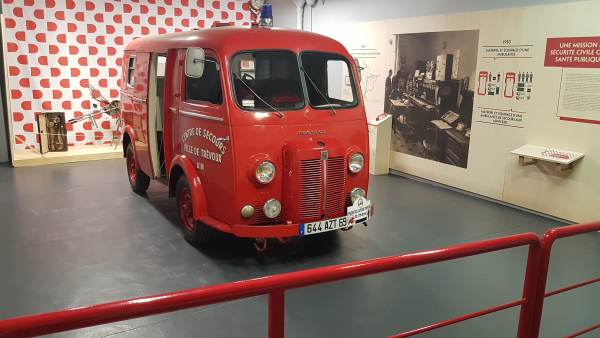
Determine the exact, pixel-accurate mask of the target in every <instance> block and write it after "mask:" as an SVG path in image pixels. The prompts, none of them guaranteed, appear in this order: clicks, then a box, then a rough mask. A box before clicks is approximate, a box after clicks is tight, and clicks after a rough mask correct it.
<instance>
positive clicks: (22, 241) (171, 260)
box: [0, 159, 600, 338]
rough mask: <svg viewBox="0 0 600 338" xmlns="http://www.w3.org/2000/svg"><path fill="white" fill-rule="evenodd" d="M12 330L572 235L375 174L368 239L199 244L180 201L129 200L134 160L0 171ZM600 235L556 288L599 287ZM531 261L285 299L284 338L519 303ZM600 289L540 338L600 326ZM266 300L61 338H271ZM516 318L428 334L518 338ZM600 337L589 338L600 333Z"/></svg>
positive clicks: (578, 253)
mask: <svg viewBox="0 0 600 338" xmlns="http://www.w3.org/2000/svg"><path fill="white" fill-rule="evenodd" d="M0 191H1V192H2V193H0V215H1V217H0V319H4V318H10V317H17V316H24V315H29V314H35V313H40V312H47V311H53V310H60V309H66V308H73V307H79V306H86V305H92V304H99V303H104V302H109V301H117V300H123V299H129V298H135V297H142V296H150V295H154V294H160V293H165V292H171V291H177V290H185V289H190V288H197V287H203V286H207V285H215V284H220V283H225V282H233V281H238V280H242V279H248V278H257V277H262V276H268V275H273V274H279V273H285V272H291V271H300V270H306V269H311V268H317V267H322V266H330V265H335V264H342V263H349V262H356V261H360V260H365V259H370V258H377V257H385V256H390V255H397V254H403V253H410V252H416V251H421V250H426V249H435V248H440V247H444V246H448V245H456V244H461V243H468V242H474V241H479V240H484V239H489V238H496V237H501V236H508V235H512V234H517V233H524V232H534V233H536V234H537V235H542V234H543V233H544V232H546V231H547V230H549V229H550V228H553V227H558V226H563V225H564V224H563V223H559V222H556V221H553V220H549V219H547V218H543V217H540V216H536V215H533V214H530V213H527V212H524V211H520V210H517V209H513V208H510V207H506V206H502V205H499V204H496V203H492V202H488V201H484V200H481V199H478V198H476V197H472V196H467V195H463V194H460V193H457V192H454V191H450V190H446V189H443V188H440V187H435V186H432V185H429V184H426V183H421V182H417V181H413V180H410V179H406V178H403V177H398V176H393V175H390V176H388V175H381V176H371V178H370V182H369V192H368V197H369V199H370V200H372V201H373V203H374V205H375V217H374V218H372V219H371V220H370V221H369V222H368V223H369V225H368V226H367V227H364V226H355V227H354V228H353V229H352V230H351V231H345V232H342V231H338V232H331V233H325V234H320V235H314V236H305V237H304V238H294V239H293V241H292V242H291V243H290V244H288V245H283V244H279V243H278V242H277V241H269V248H268V249H267V251H266V252H264V253H259V252H256V250H255V249H254V248H253V246H252V242H253V241H252V239H242V238H233V237H231V236H227V237H225V238H223V239H221V240H219V241H215V242H213V243H210V244H208V245H205V246H202V247H197V248H195V247H192V246H190V245H189V244H187V242H186V241H185V240H184V239H183V236H182V234H181V231H180V230H179V228H178V225H177V217H178V215H177V210H176V208H175V199H174V198H168V196H167V195H168V191H167V189H166V188H165V187H164V186H163V185H161V184H160V183H158V182H152V183H151V184H150V189H149V190H148V192H147V193H145V194H141V195H137V194H135V193H133V192H132V191H131V189H130V187H129V183H128V181H127V174H126V166H125V160H124V159H115V160H104V161H94V162H84V163H68V164H56V165H48V166H39V167H24V168H11V167H9V166H4V165H1V164H0ZM599 241H600V234H599V233H593V234H587V235H583V236H578V237H574V238H571V239H562V240H560V241H558V242H557V243H556V244H554V247H553V252H552V261H551V267H550V276H549V279H548V290H554V289H556V288H558V287H562V286H566V285H571V284H574V283H578V282H581V281H584V280H588V279H591V278H594V277H597V276H600V245H598V243H599ZM526 258H527V250H526V248H515V249H510V250H506V251H502V252H497V253H489V254H485V255H480V256H476V257H470V258H463V259H459V260H453V261H448V262H442V263H437V264H433V265H429V266H422V267H416V268H411V269H407V270H403V271H397V272H388V273H382V274H378V275H373V276H368V277H362V278H357V279H352V280H346V281H340V282H336V283H330V284H323V285H318V286H313V287H309V288H305V289H298V290H291V291H288V292H286V304H285V310H286V314H285V332H286V337H288V336H289V337H311V338H319V337H345V338H346V337H388V336H391V335H394V334H397V333H399V332H403V331H406V330H410V329H415V328H418V327H421V326H425V325H429V324H432V323H435V322H438V321H443V320H446V319H449V318H453V317H456V316H460V315H464V314H467V313H471V312H475V311H480V310H483V309H486V308H490V307H494V306H498V305H500V304H504V303H507V302H512V301H516V300H520V299H521V292H522V287H523V277H524V271H525V261H526ZM599 298H600V283H596V284H593V285H588V286H586V287H583V288H580V289H577V290H574V291H569V292H565V293H562V294H559V295H556V296H553V297H550V298H547V299H546V303H545V304H546V306H547V308H545V309H544V319H543V321H542V323H543V328H542V332H541V334H540V337H564V336H566V335H568V334H570V333H573V332H576V331H578V330H580V329H582V328H585V327H589V326H591V325H595V324H596V323H597V320H598V316H597V314H598V313H600V302H598V301H597V299H599ZM267 310H268V301H267V298H266V297H264V296H262V297H255V298H251V299H247V300H240V301H232V302H228V303H224V304H216V305H213V306H208V307H202V308H196V309H190V310H186V311H178V312H173V313H169V314H164V315H158V316H151V317H146V318H139V319H135V320H129V321H125V322H119V323H114V324H111V325H103V326H100V327H92V328H86V329H81V330H77V331H74V332H70V333H64V334H58V335H54V336H53V337H111V338H124V337H198V336H202V337H236V338H238V337H266V336H267ZM518 318H519V308H512V309H508V310H504V311H499V312H496V313H493V314H490V315H487V316H485V317H481V318H477V319H472V320H468V321H465V322H462V323H459V324H457V325H452V326H448V327H445V328H442V329H441V330H437V331H432V332H430V333H426V334H422V335H420V336H419V337H425V338H432V337H491V338H495V337H515V336H516V328H517V326H516V323H517V321H518ZM590 337H591V336H590Z"/></svg>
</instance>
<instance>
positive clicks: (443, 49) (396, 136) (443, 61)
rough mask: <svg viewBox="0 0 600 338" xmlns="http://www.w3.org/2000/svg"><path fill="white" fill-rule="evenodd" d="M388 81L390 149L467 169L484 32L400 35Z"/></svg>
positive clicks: (387, 105) (385, 105) (385, 106)
mask: <svg viewBox="0 0 600 338" xmlns="http://www.w3.org/2000/svg"><path fill="white" fill-rule="evenodd" d="M395 38H396V44H395V45H396V46H397V47H396V55H395V63H394V67H395V69H394V70H392V69H390V70H389V72H388V74H387V75H388V77H387V78H386V81H385V101H384V112H385V113H388V114H391V115H392V116H393V123H392V129H393V133H392V143H391V149H392V150H393V151H396V152H401V153H406V154H410V155H413V156H419V157H423V158H427V159H430V160H433V161H438V162H441V163H446V164H450V165H454V166H457V167H462V168H466V167H467V162H468V157H469V144H470V136H471V135H470V130H471V123H472V121H471V118H472V115H473V92H474V86H475V81H470V80H471V79H475V74H476V68H477V48H478V42H479V31H478V30H468V31H449V32H431V33H417V34H397V35H396V36H395Z"/></svg>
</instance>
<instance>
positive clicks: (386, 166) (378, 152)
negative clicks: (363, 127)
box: [369, 115, 392, 175]
mask: <svg viewBox="0 0 600 338" xmlns="http://www.w3.org/2000/svg"><path fill="white" fill-rule="evenodd" d="M391 140H392V115H388V116H386V117H384V118H382V119H380V120H379V121H377V120H376V119H373V120H371V121H369V143H370V146H371V149H370V151H369V157H370V158H369V173H370V174H372V175H382V174H388V173H389V172H390V143H391Z"/></svg>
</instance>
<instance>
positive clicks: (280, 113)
mask: <svg viewBox="0 0 600 338" xmlns="http://www.w3.org/2000/svg"><path fill="white" fill-rule="evenodd" d="M233 75H235V77H237V79H238V80H240V82H241V83H242V84H243V85H244V86H246V88H248V90H250V91H251V92H252V94H254V96H256V98H257V99H259V100H261V101H262V102H263V103H264V104H266V105H267V106H269V108H271V109H273V110H275V111H277V112H278V113H279V118H282V117H283V113H282V112H280V111H279V109H277V108H275V107H273V106H271V105H270V104H268V103H267V101H265V100H263V99H262V97H260V96H258V94H256V92H254V90H252V88H250V86H248V85H247V84H246V82H244V80H242V79H240V77H239V76H238V75H237V74H236V73H233ZM272 113H274V112H272Z"/></svg>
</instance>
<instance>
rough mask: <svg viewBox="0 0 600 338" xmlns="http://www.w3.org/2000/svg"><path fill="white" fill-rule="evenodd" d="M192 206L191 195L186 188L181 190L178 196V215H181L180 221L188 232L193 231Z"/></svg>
mask: <svg viewBox="0 0 600 338" xmlns="http://www.w3.org/2000/svg"><path fill="white" fill-rule="evenodd" d="M193 210H194V209H193V206H192V194H191V193H190V191H189V190H188V189H187V188H183V189H181V194H180V195H179V213H180V214H181V220H182V221H183V225H184V226H185V228H186V229H187V230H188V231H193V230H194V223H195V220H194V212H193Z"/></svg>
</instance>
